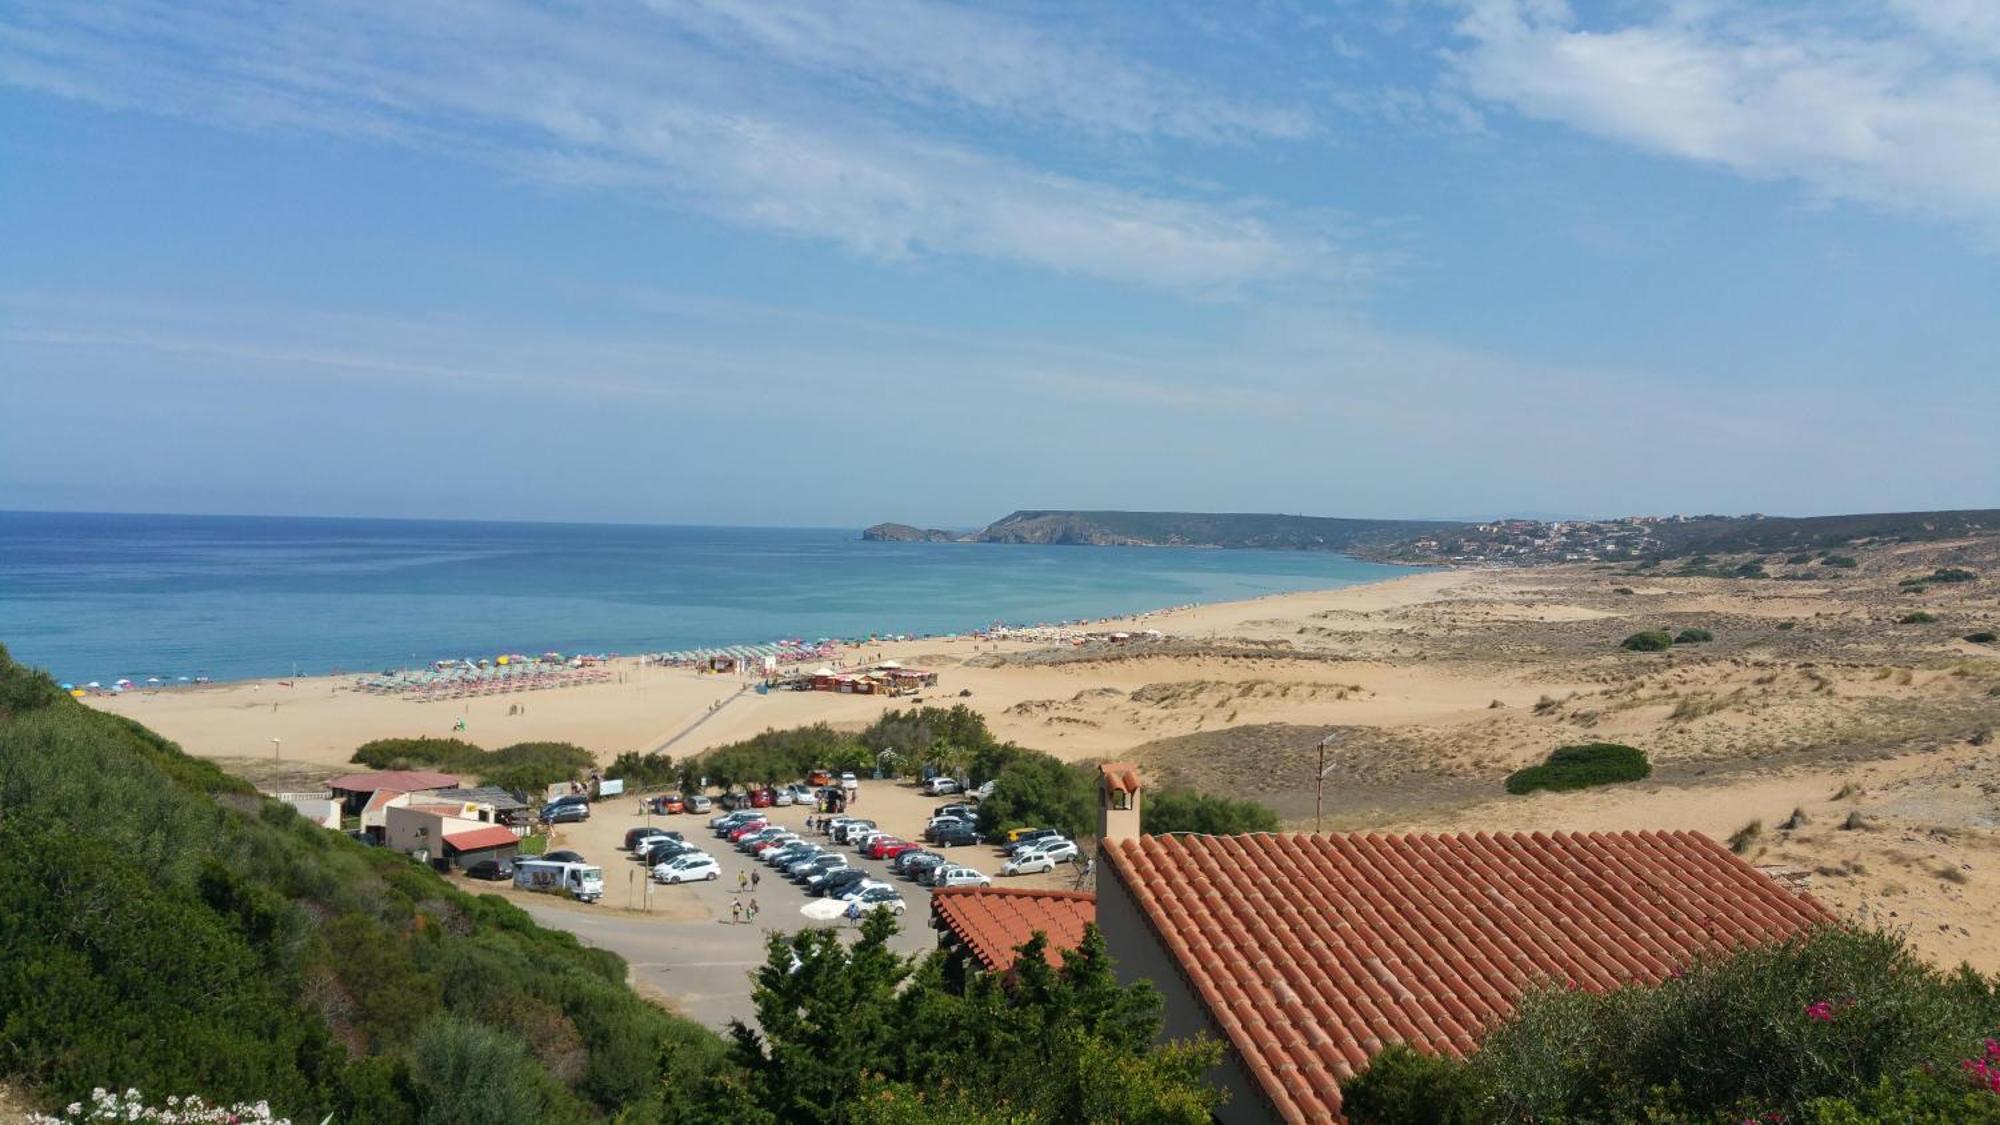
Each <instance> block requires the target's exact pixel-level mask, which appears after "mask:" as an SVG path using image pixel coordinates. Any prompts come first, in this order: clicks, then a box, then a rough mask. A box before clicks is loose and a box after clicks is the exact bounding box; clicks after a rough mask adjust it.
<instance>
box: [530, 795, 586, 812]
mask: <svg viewBox="0 0 2000 1125" xmlns="http://www.w3.org/2000/svg"><path fill="white" fill-rule="evenodd" d="M589 803H590V794H588V793H564V794H563V795H562V796H560V797H551V798H549V800H548V802H547V803H546V804H544V805H543V806H542V807H543V808H545V809H552V808H554V807H556V806H557V805H587V804H589Z"/></svg>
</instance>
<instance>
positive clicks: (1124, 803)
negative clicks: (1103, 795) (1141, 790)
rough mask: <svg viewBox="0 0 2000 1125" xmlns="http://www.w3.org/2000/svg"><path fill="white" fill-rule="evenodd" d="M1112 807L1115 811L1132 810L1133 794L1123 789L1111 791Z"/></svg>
mask: <svg viewBox="0 0 2000 1125" xmlns="http://www.w3.org/2000/svg"><path fill="white" fill-rule="evenodd" d="M1111 807H1112V808H1114V809H1129V808H1131V807H1132V794H1130V793H1128V792H1126V791H1125V790H1123V789H1113V790H1112V791H1111Z"/></svg>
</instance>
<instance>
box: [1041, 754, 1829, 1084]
mask: <svg viewBox="0 0 2000 1125" xmlns="http://www.w3.org/2000/svg"><path fill="white" fill-rule="evenodd" d="M1105 769H1106V771H1107V773H1106V776H1107V778H1108V777H1109V776H1110V770H1111V767H1110V766H1106V767H1105ZM1104 856H1105V859H1106V861H1107V866H1108V867H1109V869H1110V870H1111V872H1112V873H1113V874H1114V876H1115V877H1116V878H1117V879H1118V880H1119V882H1120V884H1121V885H1122V886H1123V887H1124V888H1125V889H1126V891H1127V893H1128V894H1130V895H1131V897H1132V899H1133V901H1134V902H1135V903H1137V904H1138V906H1139V909H1140V911H1141V913H1142V914H1143V915H1144V916H1145V918H1146V919H1147V922H1148V925H1149V927H1150V928H1151V930H1152V933H1153V936H1154V937H1155V938H1157V939H1158V940H1159V942H1160V944H1161V945H1162V946H1163V947H1164V948H1165V949H1166V950H1167V952H1168V953H1169V954H1170V955H1171V956H1172V957H1173V958H1174V960H1175V961H1176V962H1177V963H1178V964H1179V966H1180V968H1181V971H1182V973H1183V975H1184V976H1185V977H1186V978H1187V981H1188V984H1189V985H1190V986H1191V987H1192V989H1193V991H1194V993H1195V995H1196V996H1197V997H1198V998H1199V999H1200V1001H1201V1003H1202V1004H1203V1006H1204V1007H1206V1008H1207V1010H1208V1012H1209V1015H1210V1017H1211V1018H1212V1019H1213V1021H1214V1022H1215V1024H1216V1026H1217V1028H1218V1029H1219V1030H1220V1031H1221V1033H1222V1035H1223V1036H1224V1038H1225V1039H1226V1040H1227V1041H1228V1042H1229V1044H1230V1046H1231V1047H1232V1048H1233V1049H1234V1051H1235V1053H1236V1054H1237V1055H1238V1056H1239V1057H1240V1058H1241V1060H1242V1062H1243V1065H1244V1068H1245V1069H1246V1070H1247V1071H1248V1072H1249V1073H1250V1074H1251V1075H1252V1076H1253V1077H1254V1078H1255V1080H1256V1081H1257V1083H1258V1085H1259V1086H1260V1087H1261V1088H1262V1090H1263V1092H1264V1096H1265V1100H1266V1101H1267V1102H1268V1103H1269V1104H1270V1107H1271V1109H1272V1111H1273V1113H1274V1115H1275V1116H1276V1117H1278V1118H1280V1119H1282V1120H1285V1121H1294V1122H1305V1121H1313V1122H1335V1121H1339V1120H1341V1118H1340V1089H1339V1082H1340V1080H1341V1079H1342V1078H1345V1077H1348V1076H1349V1075H1351V1074H1353V1073H1354V1071H1356V1070H1358V1069H1360V1068H1362V1067H1364V1066H1366V1065H1367V1061H1368V1059H1369V1057H1370V1056H1372V1055H1373V1054H1374V1053H1375V1052H1377V1051H1379V1050H1381V1049H1382V1047H1384V1046H1385V1045H1387V1044H1390V1043H1397V1042H1402V1043H1408V1044H1410V1045H1411V1046H1414V1047H1417V1048H1420V1049H1422V1050H1428V1051H1434V1052H1439V1053H1444V1054H1453V1055H1462V1054H1464V1053H1466V1052H1468V1051H1470V1050H1472V1049H1473V1048H1474V1047H1475V1046H1476V1044H1477V1042H1478V1038H1479V1035H1480V1034H1481V1032H1482V1031H1484V1030H1485V1029H1486V1028H1488V1027H1490V1026H1492V1025H1493V1024H1494V1023H1496V1022H1498V1021H1500V1020H1502V1019H1504V1018H1505V1017H1506V1016H1507V1015H1508V1014H1510V1013H1511V1012H1512V1011H1513V1005H1514V1001H1515V1000H1516V999H1517V998H1518V997H1519V996H1520V995H1521V994H1522V992H1523V991H1524V990H1526V989H1528V988H1530V987H1533V986H1534V985H1536V984H1539V983H1545V982H1546V983H1563V984H1574V985H1577V986H1579V987H1584V988H1591V989H1606V988H1612V987H1615V986H1617V985H1619V984H1622V983H1626V982H1629V981H1640V982H1646V983H1653V982H1657V981H1659V980H1661V979H1663V978H1665V977H1666V976H1667V975H1668V974H1669V973H1671V972H1672V971H1673V970H1674V969H1676V968H1678V967H1680V966H1683V965H1685V964H1687V963H1688V961H1689V960H1691V959H1692V958H1693V957H1694V956H1695V955H1697V954H1699V953H1703V952H1713V951H1720V950H1726V949H1730V948H1734V947H1736V946H1739V945H1745V944H1751V943H1755V942H1760V941H1767V940H1772V939H1775V938H1779V937H1784V936H1787V935H1790V934H1793V933H1796V932H1798V931H1800V930H1803V929H1805V928H1807V927H1809V926H1812V925H1814V924H1817V923H1821V922H1826V921H1831V920H1833V915H1832V914H1830V913H1829V912H1828V911H1827V910H1826V909H1825V908H1824V907H1822V906H1820V905H1819V904H1818V903H1817V902H1815V901H1813V900H1812V899H1810V898H1808V897H1805V896H1802V895H1797V894H1794V893H1792V892H1790V891H1788V890H1786V889H1785V888H1783V887H1782V886H1780V885H1779V884H1778V883H1776V882H1775V881H1773V880H1771V879H1769V878H1768V877H1766V876H1764V875H1763V874H1761V873H1760V872H1758V871H1756V870H1755V869H1754V868H1752V867H1751V866H1750V865H1749V864H1747V863H1745V862H1743V861H1742V860H1741V859H1739V858H1737V857H1736V856H1734V855H1732V854H1730V853H1729V852H1728V851H1727V850H1726V849H1724V848H1722V847H1721V846H1720V845H1718V844H1716V843H1715V842H1714V841H1712V840H1710V839H1708V838H1707V837H1705V836H1701V835H1698V834H1695V833H1691V832H1621V833H1595V832H1593V833H1587V834H1580V833H1555V834H1548V833H1542V832H1535V833H1511V834H1504V835H1491V834H1488V833H1483V832H1481V833H1469V834H1460V835H1450V836H1383V835H1377V834H1374V833H1349V834H1333V835H1325V836H1309V835H1269V834H1264V835H1251V836H1229V837H1216V836H1142V837H1139V838H1138V839H1131V840H1117V841H1110V842H1107V843H1106V845H1105V847H1104ZM1014 944H1018V942H1016V943H1014Z"/></svg>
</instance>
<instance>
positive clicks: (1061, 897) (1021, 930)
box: [931, 887, 1097, 973]
mask: <svg viewBox="0 0 2000 1125" xmlns="http://www.w3.org/2000/svg"><path fill="white" fill-rule="evenodd" d="M1096 917H1097V896H1096V895H1094V894H1092V893H1091V892H1089V891H1056V890H1035V889H1032V888H1014V887H942V888H939V889H938V890H936V891H933V892H932V893H931V928H933V929H935V930H937V931H938V944H939V945H941V946H943V947H944V948H946V949H948V950H951V951H952V952H953V953H955V954H957V955H960V956H962V957H964V958H965V960H966V961H967V963H968V964H969V965H971V966H977V967H978V968H980V969H984V970H985V971H987V972H996V973H1004V972H1007V971H1008V970H1010V969H1012V968H1013V967H1014V956H1015V953H1014V951H1015V950H1016V949H1018V948H1019V947H1020V946H1021V945H1023V944H1025V943H1026V942H1027V941H1028V939H1029V938H1031V937H1033V936H1035V934H1037V933H1041V934H1045V935H1047V937H1048V939H1049V943H1048V948H1047V950H1046V955H1047V957H1048V961H1049V964H1051V965H1061V964H1062V951H1063V950H1065V949H1075V948H1076V947H1077V946H1078V944H1080V943H1081V942H1082V941H1083V930H1084V927H1085V926H1088V925H1090V923H1091V922H1092V921H1093V920H1095V919H1096Z"/></svg>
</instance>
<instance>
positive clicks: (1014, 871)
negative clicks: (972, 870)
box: [1000, 840, 1077, 875]
mask: <svg viewBox="0 0 2000 1125" xmlns="http://www.w3.org/2000/svg"><path fill="white" fill-rule="evenodd" d="M1076 859H1077V850H1076V845H1075V844H1073V843H1071V842H1069V841H1068V840H1058V841H1056V842H1054V843H1051V844H1046V845H1044V846H1043V847H1040V848H1035V849H1031V850H1029V851H1025V852H1022V853H1021V854H1019V855H1017V856H1015V857H1014V858H1013V859H1010V860H1008V861H1007V863H1006V865H1005V866H1003V867H1001V868H1000V874H1002V875H1033V874H1035V873H1036V872H1039V871H1054V870H1055V869H1056V864H1058V863H1075V862H1076Z"/></svg>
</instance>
